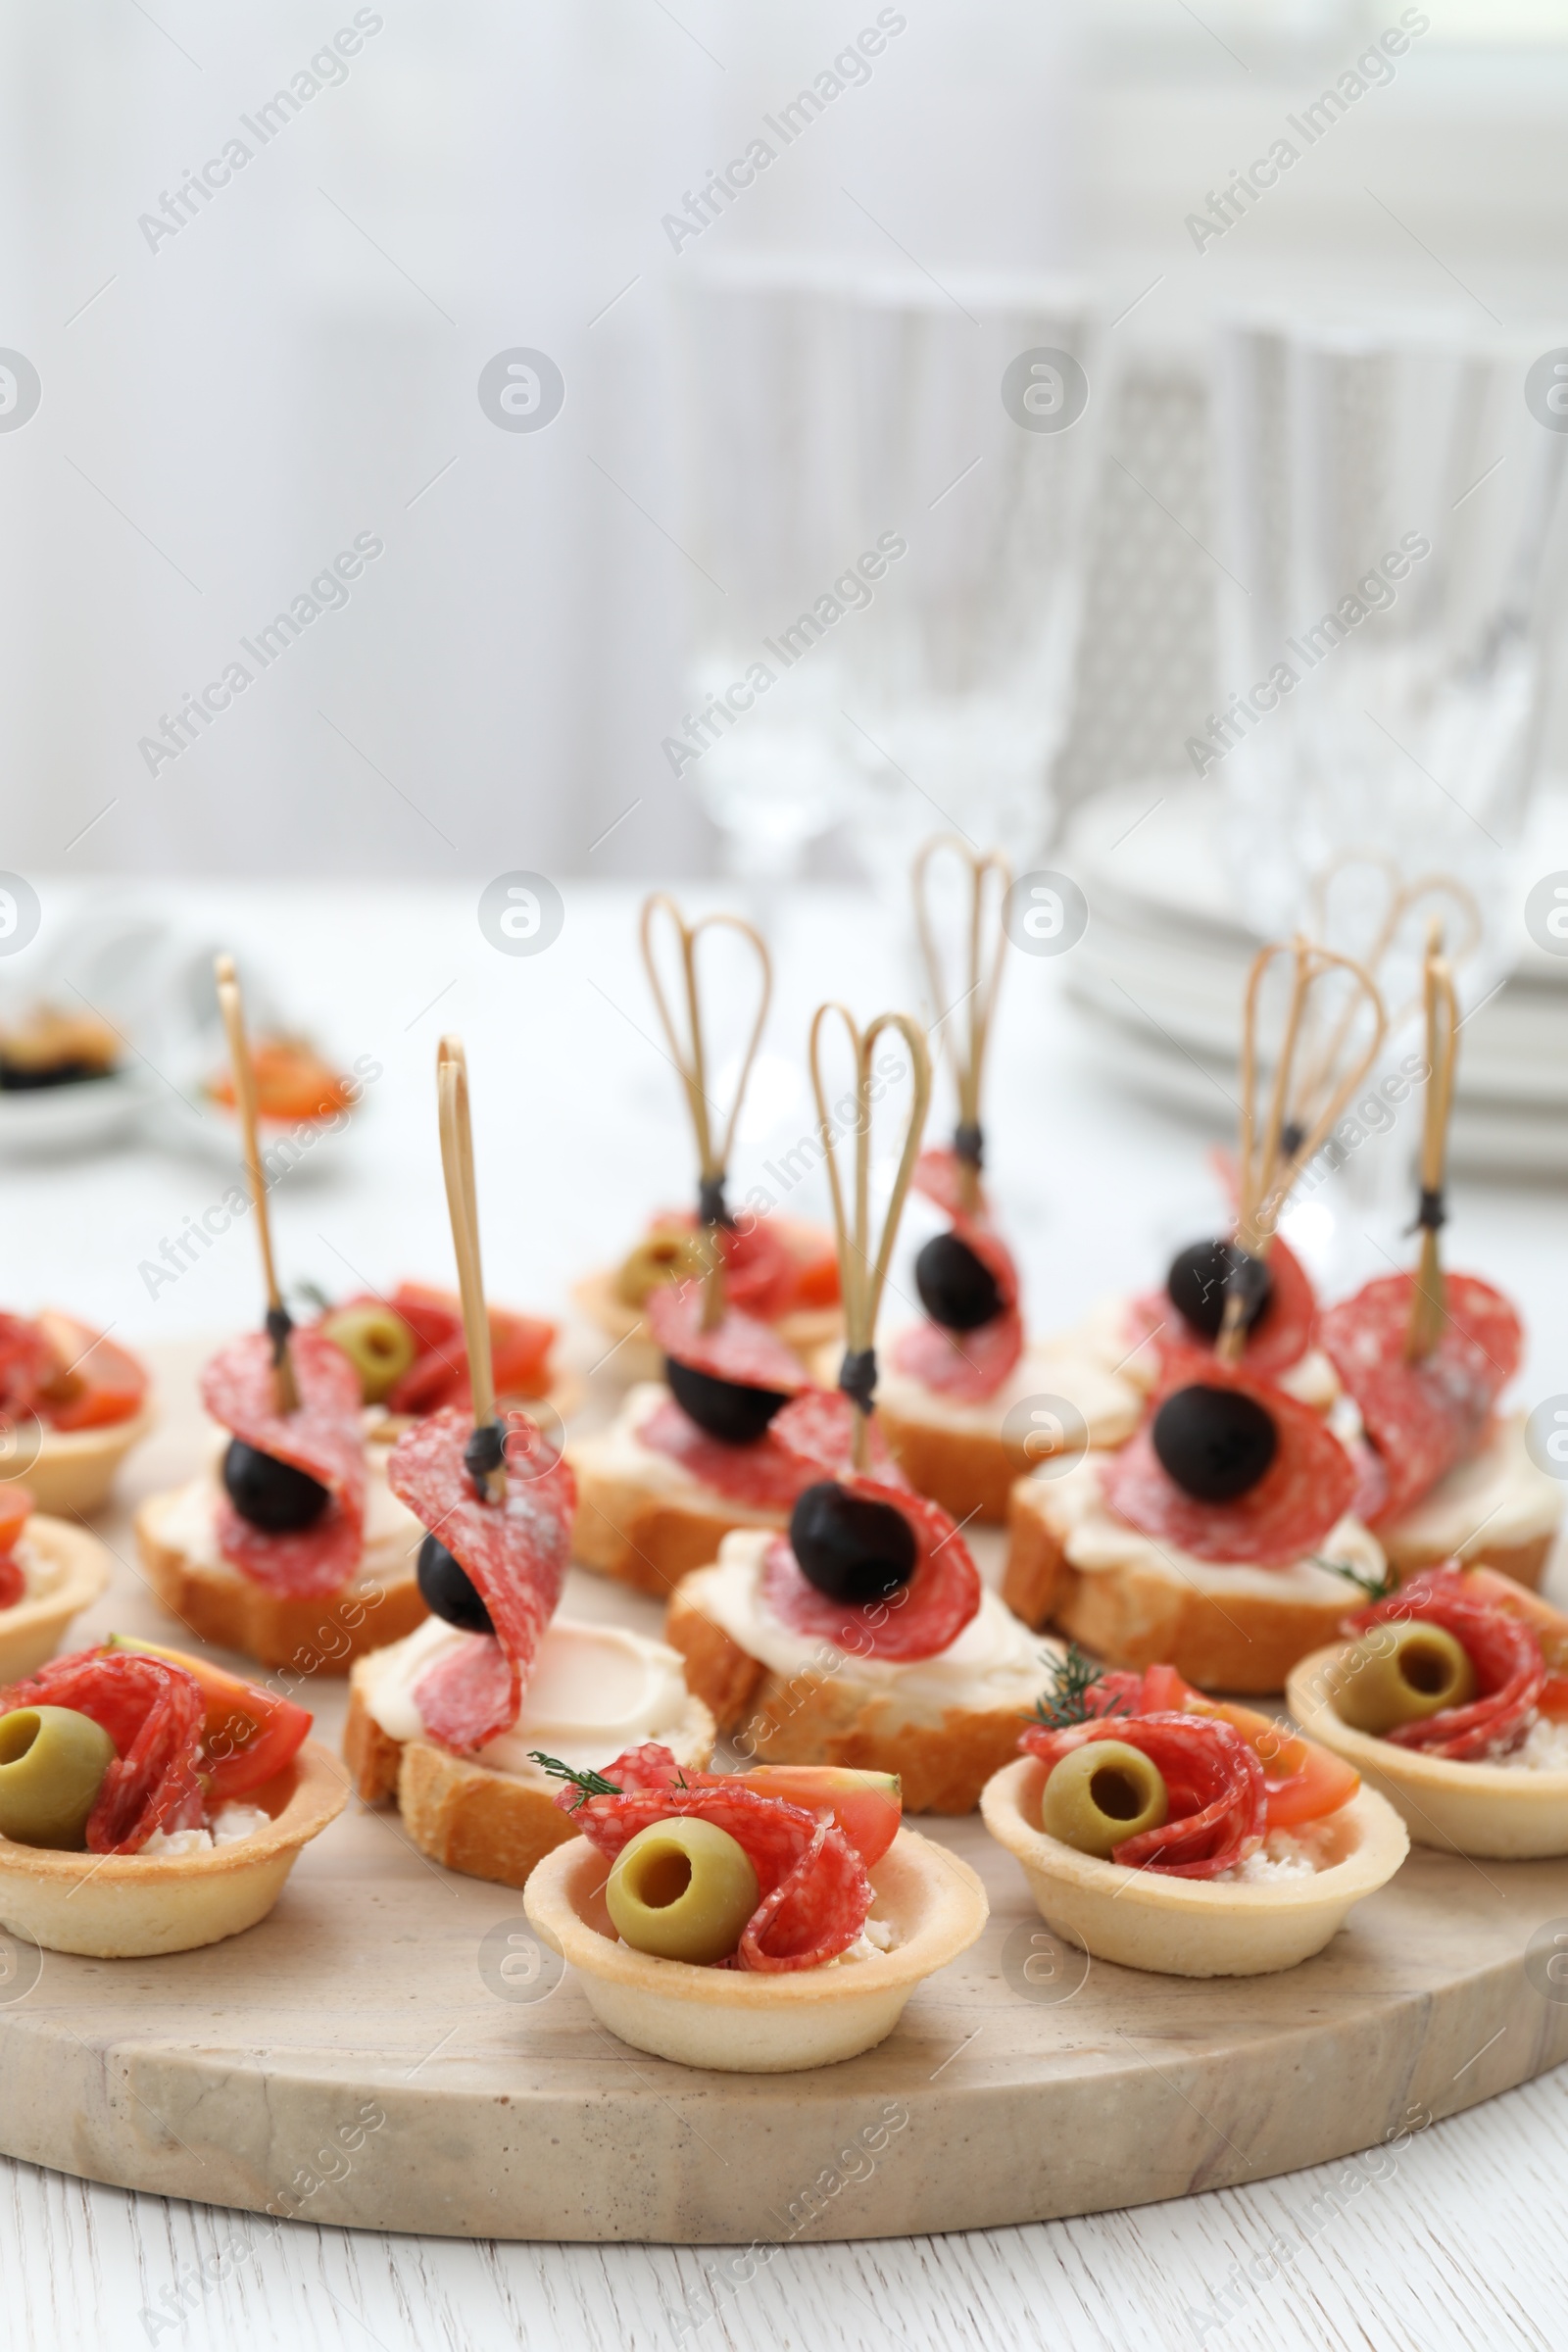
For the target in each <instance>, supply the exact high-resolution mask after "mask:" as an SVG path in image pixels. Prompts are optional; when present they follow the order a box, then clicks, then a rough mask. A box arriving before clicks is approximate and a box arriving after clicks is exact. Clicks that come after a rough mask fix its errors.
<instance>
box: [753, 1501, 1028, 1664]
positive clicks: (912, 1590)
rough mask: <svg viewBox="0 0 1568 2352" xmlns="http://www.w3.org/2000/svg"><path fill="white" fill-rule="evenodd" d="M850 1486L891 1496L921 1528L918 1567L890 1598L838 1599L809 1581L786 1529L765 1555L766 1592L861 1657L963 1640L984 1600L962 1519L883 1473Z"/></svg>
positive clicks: (784, 1619) (804, 1626) (788, 1616)
mask: <svg viewBox="0 0 1568 2352" xmlns="http://www.w3.org/2000/svg"><path fill="white" fill-rule="evenodd" d="M840 1483H841V1484H842V1485H843V1487H844V1488H845V1490H846V1492H847V1493H848V1494H851V1495H859V1496H860V1497H862V1498H863V1499H864V1500H865V1501H867V1502H886V1503H891V1504H892V1505H893V1508H894V1509H895V1510H896V1511H901V1512H902V1513H903V1515H904V1517H905V1518H906V1519H907V1521H908V1523H909V1525H910V1527H911V1528H912V1529H913V1531H914V1542H915V1560H914V1570H913V1573H912V1574H911V1576H910V1577H909V1580H908V1582H907V1584H904V1585H901V1586H900V1587H899V1589H898V1590H897V1592H895V1593H890V1594H889V1595H888V1597H887V1599H886V1600H877V1601H870V1602H867V1603H865V1604H863V1605H861V1606H851V1605H847V1604H846V1603H845V1602H844V1601H842V1600H830V1599H829V1597H828V1595H827V1594H826V1593H819V1592H818V1591H817V1589H816V1587H815V1586H814V1585H812V1584H809V1583H808V1582H807V1580H806V1578H805V1577H804V1576H803V1575H802V1574H801V1570H800V1565H799V1563H798V1562H797V1560H796V1557H795V1554H794V1552H793V1551H792V1550H791V1549H790V1545H789V1539H788V1537H786V1536H775V1537H774V1539H773V1541H772V1543H771V1544H769V1545H768V1547H767V1550H766V1553H765V1554H764V1556H763V1561H762V1599H763V1602H764V1604H765V1606H766V1607H767V1608H768V1609H769V1610H770V1611H771V1612H772V1614H773V1615H774V1616H775V1617H776V1618H777V1619H778V1621H779V1623H780V1624H781V1625H787V1626H789V1627H790V1629H791V1631H792V1632H794V1633H797V1634H805V1635H807V1636H809V1638H810V1639H811V1640H813V1641H819V1642H832V1643H833V1644H834V1646H835V1647H836V1648H838V1649H845V1650H849V1651H850V1652H851V1653H852V1655H853V1656H855V1657H858V1658H890V1659H913V1658H934V1657H935V1656H936V1655H937V1654H938V1652H939V1651H941V1650H944V1649H946V1648H947V1647H948V1645H949V1644H950V1642H956V1640H957V1638H958V1636H959V1635H960V1634H961V1633H962V1631H963V1629H964V1627H965V1626H966V1625H967V1624H968V1623H969V1621H970V1619H971V1618H972V1617H974V1616H975V1615H976V1614H977V1612H978V1610H979V1607H980V1598H981V1590H982V1588H981V1584H980V1571H979V1569H978V1568H976V1566H975V1564H974V1561H973V1559H972V1558H971V1557H970V1554H969V1547H968V1545H967V1544H965V1543H964V1540H963V1538H962V1536H960V1535H959V1533H958V1530H957V1525H956V1521H954V1520H952V1519H950V1518H949V1516H948V1514H947V1512H946V1511H945V1510H944V1509H943V1508H942V1506H941V1504H940V1503H936V1502H931V1501H929V1500H928V1499H927V1497H926V1496H925V1495H912V1494H910V1493H909V1492H908V1490H907V1488H903V1489H901V1488H899V1487H895V1486H891V1485H889V1484H888V1483H887V1482H886V1481H885V1480H883V1479H879V1478H858V1477H855V1476H853V1475H852V1476H848V1477H844V1478H842V1479H841V1482H840Z"/></svg>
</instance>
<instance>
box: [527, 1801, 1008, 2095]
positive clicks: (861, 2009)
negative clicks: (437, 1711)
mask: <svg viewBox="0 0 1568 2352" xmlns="http://www.w3.org/2000/svg"><path fill="white" fill-rule="evenodd" d="M607 1876H608V1865H607V1863H606V1861H605V1857H604V1856H603V1854H601V1853H600V1852H599V1851H598V1849H597V1848H596V1847H595V1846H592V1845H590V1844H589V1842H588V1840H587V1838H573V1839H572V1841H571V1843H570V1844H569V1845H562V1846H558V1847H557V1848H556V1850H555V1852H554V1853H553V1854H548V1855H547V1856H546V1857H545V1859H544V1861H543V1862H541V1863H540V1865H539V1867H538V1869H537V1870H536V1871H535V1872H534V1874H533V1877H532V1878H531V1879H530V1880H529V1882H528V1887H527V1891H526V1893H525V1894H524V1896H523V1904H524V1907H525V1909H526V1911H527V1914H528V1917H529V1919H530V1920H531V1921H532V1923H533V1925H534V1927H535V1928H536V1929H537V1930H538V1932H539V1934H540V1935H541V1936H543V1937H544V1939H545V1941H546V1943H548V1944H549V1945H550V1946H551V1948H552V1950H554V1951H557V1952H560V1953H561V1955H562V1957H563V1958H564V1959H565V1960H567V1961H569V1962H570V1963H571V1965H572V1966H573V1967H574V1968H575V1969H576V1970H577V1972H578V1976H579V1978H580V1981H581V1984H582V1988H583V1991H584V1993H585V1994H586V1995H587V1999H588V2005H589V2007H590V2008H591V2009H592V2010H593V2012H594V2015H595V2016H596V2017H597V2018H598V2019H599V2021H600V2023H601V2024H602V2025H605V2026H608V2027H609V2028H610V2030H611V2032H612V2033H613V2034H618V2035H619V2036H620V2038H621V2040H622V2041H626V2042H629V2043H630V2044H631V2046H632V2048H633V2049H638V2050H647V2051H650V2052H651V2053H652V2054H653V2056H655V2057H656V2058H670V2059H673V2060H674V2061H675V2062H676V2063H677V2064H679V2065H682V2066H698V2067H710V2068H713V2069H716V2070H718V2071H719V2072H722V2073H725V2074H751V2075H776V2074H792V2073H796V2072H798V2071H800V2070H801V2069H803V2068H805V2067H811V2066H835V2065H837V2064H838V2063H839V2062H840V2060H842V2059H845V2058H855V2057H858V2055H859V2053H860V2052H861V2051H862V2050H869V2049H871V2048H873V2047H874V2046H875V2044H876V2043H877V2042H879V2041H883V2040H885V2039H886V2038H887V2036H888V2034H891V2033H892V2031H893V2029H894V2027H895V2026H896V2025H897V2024H898V2022H899V2019H900V2017H901V2016H902V2015H903V2012H904V2007H905V2004H906V2002H907V2000H908V1998H909V1996H910V1994H911V1993H912V1992H913V1991H914V1990H915V1988H916V1987H917V1986H918V1985H920V1984H921V1983H922V1981H923V1980H924V1979H925V1978H926V1977H929V1976H931V1975H932V1974H933V1973H934V1972H935V1971H936V1970H937V1969H939V1968H945V1967H946V1966H947V1964H948V1962H949V1961H950V1960H956V1958H957V1956H958V1954H959V1953H960V1952H962V1951H966V1950H967V1949H968V1947H969V1945H970V1944H972V1943H973V1942H975V1940H976V1939H977V1938H978V1936H980V1935H981V1933H982V1932H983V1930H984V1928H985V1924H986V1920H987V1918H988V1916H989V1906H988V1905H987V1902H986V1897H985V1889H984V1887H982V1886H981V1884H980V1881H979V1880H978V1878H976V1876H975V1874H974V1872H973V1871H972V1870H971V1869H970V1868H969V1865H968V1864H967V1863H966V1862H963V1861H960V1860H959V1858H958V1856H957V1855H956V1854H953V1853H950V1852H949V1851H948V1849H947V1847H946V1846H941V1845H935V1844H933V1843H932V1842H931V1840H930V1839H929V1838H922V1837H921V1836H920V1835H919V1833H918V1832H917V1831H915V1830H907V1829H901V1830H900V1832H899V1834H898V1836H897V1838H895V1839H894V1841H893V1844H892V1845H891V1847H890V1848H889V1849H888V1851H887V1853H886V1854H885V1855H884V1856H883V1858H882V1860H881V1861H880V1862H878V1863H877V1864H876V1866H875V1868H874V1869H873V1870H872V1872H871V1874H870V1876H871V1885H872V1887H873V1888H874V1890H875V1899H874V1902H873V1905H872V1912H873V1916H874V1917H875V1918H878V1919H882V1920H887V1921H890V1922H891V1923H892V1924H893V1925H894V1926H895V1927H896V1928H897V1929H898V1931H899V1936H900V1940H899V1943H898V1944H897V1946H896V1947H895V1949H894V1950H892V1951H891V1952H886V1953H882V1954H879V1955H878V1956H877V1958H876V1959H874V1960H859V1961H853V1962H851V1963H849V1964H848V1965H846V1966H841V1967H836V1968H835V1967H824V1968H816V1969H803V1970H801V1971H800V1972H799V1973H798V1974H785V1975H779V1976H770V1975H752V1974H750V1973H748V1972H745V1971H742V1970H739V1969H725V1968H692V1967H688V1966H687V1965H686V1964H685V1963H684V1962H683V1961H678V1960H655V1959H652V1958H650V1956H649V1955H648V1954H647V1953H646V1952H634V1951H631V1950H629V1949H628V1948H627V1947H626V1946H625V1945H624V1944H622V1943H619V1942H618V1941H616V1940H615V1936H614V1930H613V1928H612V1927H611V1924H610V1915H609V1913H608V1912H607V1911H606V1910H605V1907H604V1902H603V1895H602V1890H603V1887H604V1884H605V1880H606V1878H607Z"/></svg>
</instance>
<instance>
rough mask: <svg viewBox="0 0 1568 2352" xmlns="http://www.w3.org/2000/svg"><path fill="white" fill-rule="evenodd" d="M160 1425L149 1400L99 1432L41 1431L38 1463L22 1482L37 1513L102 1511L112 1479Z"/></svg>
mask: <svg viewBox="0 0 1568 2352" xmlns="http://www.w3.org/2000/svg"><path fill="white" fill-rule="evenodd" d="M157 1419H158V1407H157V1405H156V1403H155V1402H154V1400H153V1398H152V1397H148V1398H147V1400H146V1402H145V1403H144V1404H143V1405H142V1408H141V1410H140V1412H139V1413H132V1414H131V1415H130V1417H129V1419H128V1420H125V1421H107V1422H105V1423H104V1425H103V1427H102V1428H101V1429H49V1428H47V1427H46V1428H45V1430H44V1433H43V1443H42V1445H41V1446H39V1448H38V1458H37V1460H36V1461H34V1462H31V1463H29V1464H28V1466H27V1468H26V1469H25V1470H22V1469H19V1470H18V1471H17V1472H16V1476H17V1477H18V1478H20V1479H21V1480H22V1482H23V1484H24V1486H25V1488H26V1489H27V1492H28V1493H29V1494H30V1495H31V1496H32V1499H33V1502H34V1503H35V1504H36V1506H37V1508H38V1509H39V1510H40V1511H80V1512H82V1513H83V1515H86V1514H87V1513H89V1512H92V1511H96V1510H100V1509H101V1508H102V1506H103V1505H104V1503H106V1502H107V1501H108V1499H109V1490H110V1488H111V1487H112V1486H113V1485H114V1483H115V1473H116V1471H117V1470H118V1469H119V1468H120V1465H121V1463H122V1462H123V1460H124V1458H125V1456H126V1454H127V1453H128V1452H129V1451H130V1449H131V1447H132V1446H139V1445H140V1444H141V1442H142V1439H143V1438H144V1437H146V1436H147V1434H148V1432H149V1431H150V1430H151V1428H152V1427H153V1424H154V1423H155V1422H156V1420H157Z"/></svg>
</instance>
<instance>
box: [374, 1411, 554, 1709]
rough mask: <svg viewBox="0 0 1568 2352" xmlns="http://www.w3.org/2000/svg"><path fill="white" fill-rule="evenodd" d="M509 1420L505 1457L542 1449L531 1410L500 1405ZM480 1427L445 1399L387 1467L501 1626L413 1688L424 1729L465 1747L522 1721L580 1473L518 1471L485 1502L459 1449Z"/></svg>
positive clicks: (395, 1487) (391, 1482)
mask: <svg viewBox="0 0 1568 2352" xmlns="http://www.w3.org/2000/svg"><path fill="white" fill-rule="evenodd" d="M501 1420H502V1426H503V1428H504V1430H505V1433H506V1448H507V1457H508V1460H509V1461H513V1460H516V1461H520V1462H525V1463H527V1464H532V1463H533V1462H535V1461H538V1460H541V1459H544V1458H546V1457H545V1454H544V1453H543V1452H542V1451H541V1444H540V1433H539V1431H538V1429H537V1428H536V1427H535V1425H534V1423H533V1422H532V1421H530V1420H529V1418H528V1416H527V1414H526V1413H520V1412H509V1413H504V1414H503V1415H502V1416H501ZM472 1429H473V1424H472V1421H471V1419H470V1417H469V1415H468V1414H466V1413H465V1412H462V1411H460V1410H459V1409H458V1407H456V1406H455V1405H448V1406H446V1407H445V1408H444V1409H443V1410H442V1411H441V1412H439V1413H432V1414H431V1415H430V1417H429V1419H428V1420H426V1421H418V1422H416V1424H415V1426H414V1427H413V1428H412V1429H406V1430H405V1431H404V1433H403V1435H402V1437H401V1438H399V1440H398V1442H397V1444H396V1445H395V1446H393V1448H392V1452H391V1456H390V1458H389V1460H388V1462H387V1472H386V1475H387V1484H388V1486H390V1488H391V1489H392V1492H393V1494H394V1495H396V1496H397V1497H398V1499H399V1501H400V1502H405V1503H407V1505H408V1507H409V1509H410V1510H411V1511H412V1512H413V1513H414V1515H415V1517H416V1518H417V1520H418V1521H419V1523H420V1525H421V1526H423V1527H425V1528H427V1529H428V1530H429V1531H430V1533H431V1534H432V1535H433V1536H435V1537H437V1538H438V1539H439V1541H440V1542H441V1543H442V1544H445V1545H446V1547H447V1549H448V1551H450V1552H451V1554H452V1556H453V1558H454V1559H455V1560H456V1561H457V1562H458V1565H459V1566H460V1567H461V1568H462V1569H463V1571H464V1573H465V1574H466V1576H467V1578H468V1580H469V1582H470V1583H471V1584H472V1585H473V1587H474V1590H475V1591H476V1592H477V1593H478V1594H479V1597H480V1598H481V1599H482V1600H483V1602H484V1605H485V1607H486V1608H487V1609H488V1610H489V1612H490V1622H491V1624H492V1625H493V1626H494V1627H495V1634H494V1636H493V1637H492V1636H491V1635H489V1634H478V1635H474V1636H473V1637H472V1639H471V1641H470V1642H468V1643H466V1644H465V1645H464V1647H463V1648H462V1649H459V1650H457V1651H456V1652H454V1653H453V1655H452V1656H450V1657H449V1658H447V1659H445V1660H443V1661H441V1662H440V1663H439V1664H438V1665H436V1666H433V1667H431V1668H430V1670H429V1672H428V1673H427V1674H426V1675H425V1676H424V1677H423V1678H422V1679H421V1681H420V1682H419V1684H418V1687H417V1690H416V1692H415V1700H416V1703H417V1706H418V1709H419V1714H420V1717H421V1719H422V1721H423V1723H424V1727H425V1729H426V1731H427V1732H429V1733H430V1734H431V1736H432V1738H434V1739H437V1740H444V1741H445V1743H446V1744H447V1745H448V1746H449V1747H459V1748H475V1747H482V1746H483V1745H484V1743H485V1741H486V1740H494V1739H496V1738H497V1737H498V1736H499V1735H500V1734H501V1733H502V1732H507V1731H510V1730H511V1729H512V1726H513V1725H514V1724H515V1722H516V1720H517V1710H518V1708H519V1707H520V1706H521V1704H522V1693H523V1691H524V1690H525V1689H526V1688H527V1684H528V1680H529V1677H530V1676H531V1674H532V1672H533V1667H534V1660H535V1659H536V1657H537V1656H538V1653H539V1643H540V1642H541V1640H542V1639H543V1636H544V1631H545V1628H546V1626H547V1625H548V1624H549V1623H550V1620H551V1618H552V1616H553V1615H554V1614H555V1610H556V1604H557V1602H558V1601H559V1600H560V1598H561V1588H562V1585H563V1584H564V1581H565V1575H566V1561H567V1558H568V1556H569V1553H570V1550H571V1522H572V1514H573V1512H574V1510H575V1508H576V1503H577V1482H576V1480H575V1479H574V1478H573V1476H572V1473H571V1467H570V1464H569V1463H567V1462H566V1461H565V1460H564V1459H557V1460H554V1461H552V1462H550V1464H549V1467H548V1468H547V1469H545V1470H543V1471H541V1472H540V1474H539V1475H538V1476H537V1477H527V1476H523V1475H520V1474H518V1473H517V1472H515V1471H514V1472H513V1473H512V1474H511V1475H509V1477H508V1479H507V1495H506V1500H505V1502H503V1503H492V1502H481V1501H480V1499H479V1497H478V1495H476V1494H475V1493H474V1488H473V1481H472V1479H471V1478H470V1477H469V1475H468V1472H467V1469H466V1465H465V1462H464V1458H463V1455H464V1448H465V1446H466V1445H467V1442H468V1439H469V1437H470V1436H471V1435H472ZM475 1644H477V1647H478V1649H480V1650H486V1651H488V1652H499V1663H498V1662H497V1659H496V1657H495V1656H489V1657H488V1658H487V1660H486V1662H485V1663H484V1664H482V1665H481V1664H480V1662H479V1659H478V1655H477V1650H476V1648H475V1646H474V1645H475ZM503 1669H504V1671H503Z"/></svg>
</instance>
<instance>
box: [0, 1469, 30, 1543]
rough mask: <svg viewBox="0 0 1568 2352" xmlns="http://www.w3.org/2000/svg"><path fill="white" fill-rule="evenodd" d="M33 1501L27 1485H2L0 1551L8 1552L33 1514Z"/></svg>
mask: <svg viewBox="0 0 1568 2352" xmlns="http://www.w3.org/2000/svg"><path fill="white" fill-rule="evenodd" d="M32 1509H33V1501H32V1496H31V1495H29V1494H28V1492H27V1490H26V1488H25V1487H19V1486H16V1485H14V1484H7V1485H5V1486H0V1551H4V1552H8V1551H9V1550H10V1549H11V1547H12V1545H13V1544H15V1543H16V1540H17V1538H18V1537H19V1536H20V1535H21V1533H22V1531H23V1529H24V1527H25V1525H26V1523H27V1521H28V1519H29V1518H30V1517H31V1515H32Z"/></svg>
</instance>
